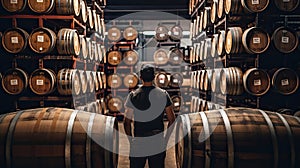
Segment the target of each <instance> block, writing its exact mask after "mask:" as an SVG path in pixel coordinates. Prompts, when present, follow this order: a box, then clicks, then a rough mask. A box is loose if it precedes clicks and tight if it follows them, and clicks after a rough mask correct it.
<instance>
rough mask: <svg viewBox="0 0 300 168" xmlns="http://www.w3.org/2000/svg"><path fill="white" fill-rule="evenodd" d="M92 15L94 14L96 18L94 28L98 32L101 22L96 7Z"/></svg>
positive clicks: (94, 18)
mask: <svg viewBox="0 0 300 168" xmlns="http://www.w3.org/2000/svg"><path fill="white" fill-rule="evenodd" d="M92 16H93V20H94V30H95V31H96V32H98V31H99V24H98V19H97V12H96V10H95V9H93V10H92Z"/></svg>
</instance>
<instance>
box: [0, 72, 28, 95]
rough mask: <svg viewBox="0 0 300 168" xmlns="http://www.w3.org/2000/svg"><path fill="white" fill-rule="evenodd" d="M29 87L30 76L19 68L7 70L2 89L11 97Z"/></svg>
mask: <svg viewBox="0 0 300 168" xmlns="http://www.w3.org/2000/svg"><path fill="white" fill-rule="evenodd" d="M27 86H28V75H27V73H26V72H25V71H23V70H22V69H19V68H12V69H9V70H7V71H6V72H5V73H4V74H3V77H2V87H3V89H4V91H5V92H6V93H8V94H11V95H18V94H20V93H22V92H23V91H24V90H25V89H26V88H27Z"/></svg>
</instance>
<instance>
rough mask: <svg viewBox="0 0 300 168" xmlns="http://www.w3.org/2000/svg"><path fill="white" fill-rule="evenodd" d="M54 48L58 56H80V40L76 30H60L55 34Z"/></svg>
mask: <svg viewBox="0 0 300 168" xmlns="http://www.w3.org/2000/svg"><path fill="white" fill-rule="evenodd" d="M56 48H57V51H58V53H59V54H62V55H75V56H78V55H79V54H80V38H79V34H78V32H77V30H75V29H67V28H63V29H60V30H59V31H58V34H57V42H56Z"/></svg>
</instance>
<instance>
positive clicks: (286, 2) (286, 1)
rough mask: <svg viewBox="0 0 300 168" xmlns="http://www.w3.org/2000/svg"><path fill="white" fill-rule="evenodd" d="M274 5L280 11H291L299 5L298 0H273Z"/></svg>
mask: <svg viewBox="0 0 300 168" xmlns="http://www.w3.org/2000/svg"><path fill="white" fill-rule="evenodd" d="M274 2H275V5H276V7H277V8H278V9H279V10H281V11H286V12H291V11H294V10H295V9H297V7H298V6H299V2H300V1H299V0H274Z"/></svg>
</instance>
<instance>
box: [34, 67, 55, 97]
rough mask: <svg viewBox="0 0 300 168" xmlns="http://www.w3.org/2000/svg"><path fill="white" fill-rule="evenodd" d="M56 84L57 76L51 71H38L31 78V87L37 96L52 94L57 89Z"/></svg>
mask: <svg viewBox="0 0 300 168" xmlns="http://www.w3.org/2000/svg"><path fill="white" fill-rule="evenodd" d="M55 84H56V74H55V73H54V72H53V71H52V70H51V69H45V68H40V69H36V70H35V71H33V72H32V73H31V75H30V78H29V87H30V89H31V91H32V92H33V93H35V94H37V95H47V94H50V93H52V92H53V91H54V89H55Z"/></svg>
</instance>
